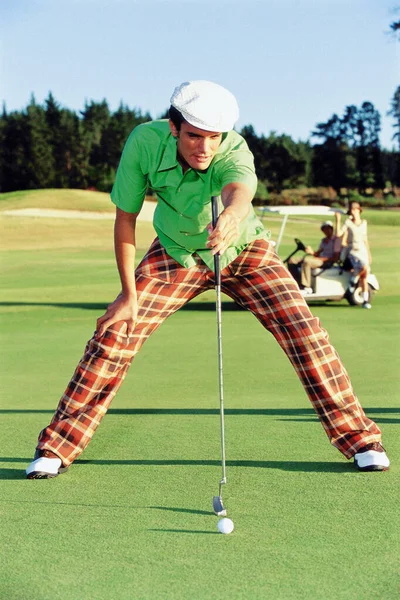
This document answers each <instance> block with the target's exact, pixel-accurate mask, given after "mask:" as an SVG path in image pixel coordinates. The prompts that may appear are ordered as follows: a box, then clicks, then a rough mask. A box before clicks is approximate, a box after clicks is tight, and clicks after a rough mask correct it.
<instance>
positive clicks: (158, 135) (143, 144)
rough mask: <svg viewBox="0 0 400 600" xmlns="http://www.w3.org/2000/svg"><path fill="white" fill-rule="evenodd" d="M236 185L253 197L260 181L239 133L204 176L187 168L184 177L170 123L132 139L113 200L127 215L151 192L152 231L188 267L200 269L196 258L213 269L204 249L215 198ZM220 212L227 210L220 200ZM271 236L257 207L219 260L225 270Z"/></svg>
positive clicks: (227, 139)
mask: <svg viewBox="0 0 400 600" xmlns="http://www.w3.org/2000/svg"><path fill="white" fill-rule="evenodd" d="M233 182H240V183H245V184H246V185H247V186H248V187H249V188H250V189H251V190H252V191H253V193H254V192H255V191H256V187H257V178H256V175H255V171H254V159H253V155H252V154H251V152H250V150H249V149H248V147H247V144H246V142H245V140H244V139H243V138H242V137H241V136H240V135H239V134H238V133H236V132H235V131H230V132H229V133H227V134H224V136H223V141H222V143H221V145H220V146H219V148H218V151H217V153H216V155H215V156H214V158H213V160H212V163H211V164H210V166H209V167H208V169H207V170H206V171H196V170H195V169H191V168H189V169H188V170H187V171H186V172H185V173H183V171H182V167H181V165H180V164H179V162H178V160H177V151H176V139H175V138H174V137H173V136H172V135H171V133H170V129H169V123H168V121H167V120H164V119H163V120H159V121H151V122H150V123H143V124H142V125H139V126H138V127H136V128H135V129H134V130H133V131H132V133H131V135H130V136H129V138H128V140H127V142H126V144H125V148H124V151H123V153H122V157H121V161H120V164H119V167H118V171H117V175H116V179H115V183H114V187H113V189H112V192H111V199H112V201H113V202H114V204H115V205H116V206H118V208H120V209H121V210H123V211H125V212H128V213H137V212H139V211H140V209H141V207H142V204H143V201H144V198H145V193H146V189H147V187H150V188H151V189H152V190H153V191H154V192H155V194H156V195H157V200H158V202H157V207H156V210H155V212H154V220H153V224H154V229H155V230H156V232H157V235H158V237H159V240H160V242H161V244H162V246H163V247H164V248H165V250H166V251H167V253H168V254H169V255H170V256H172V258H174V259H175V260H176V261H177V262H179V263H180V264H181V265H183V266H185V267H191V266H194V265H195V264H196V262H195V259H194V257H193V254H195V253H197V254H198V255H199V256H200V258H201V259H202V260H203V261H204V262H205V263H206V265H207V266H208V267H209V268H210V269H214V257H213V255H212V254H211V252H210V250H209V249H208V248H207V247H206V243H207V238H208V232H207V229H206V227H207V225H208V224H209V223H210V222H211V220H212V215H211V196H220V194H221V190H222V189H223V188H224V187H225V186H226V185H227V184H228V183H233ZM219 204H220V210H222V209H223V206H222V203H221V200H219ZM263 237H267V233H266V231H265V230H264V227H263V225H262V223H261V221H260V220H259V219H258V218H257V217H256V215H255V212H254V209H253V207H252V206H251V207H250V211H249V214H248V215H247V217H246V218H245V219H244V221H242V222H241V223H240V234H239V237H238V239H237V240H236V241H235V242H234V244H233V245H232V246H230V247H229V248H228V249H227V250H226V252H224V254H223V255H222V256H221V268H222V269H223V268H224V267H226V266H227V265H228V264H229V263H230V262H232V261H233V260H234V259H235V258H236V257H237V256H238V255H239V254H240V253H241V251H242V250H243V249H244V248H245V247H246V245H247V244H248V243H249V242H251V241H253V240H255V239H260V238H263Z"/></svg>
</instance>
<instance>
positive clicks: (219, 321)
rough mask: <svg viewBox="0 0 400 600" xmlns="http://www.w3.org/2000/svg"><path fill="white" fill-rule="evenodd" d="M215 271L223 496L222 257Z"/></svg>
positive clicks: (216, 260) (215, 201)
mask: <svg viewBox="0 0 400 600" xmlns="http://www.w3.org/2000/svg"><path fill="white" fill-rule="evenodd" d="M211 208H212V224H213V227H215V226H216V224H217V221H218V198H217V196H212V197H211ZM214 271H215V291H216V293H217V301H216V309H217V310H216V312H217V331H218V376H219V414H220V423H221V464H222V480H221V482H220V487H219V493H220V496H221V486H222V485H223V484H224V483H226V461H225V415H224V378H223V364H222V308H221V268H220V256H219V254H215V255H214Z"/></svg>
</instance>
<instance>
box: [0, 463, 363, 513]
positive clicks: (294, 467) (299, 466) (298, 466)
mask: <svg viewBox="0 0 400 600" xmlns="http://www.w3.org/2000/svg"><path fill="white" fill-rule="evenodd" d="M31 460H32V459H31V458H20V457H18V458H14V457H0V463H1V462H4V463H7V462H10V463H24V464H25V465H28V464H29V463H30V462H31ZM83 465H89V466H96V467H97V466H105V467H109V466H123V467H137V466H147V467H189V466H190V467H193V466H199V467H221V461H220V460H185V459H138V460H134V459H131V460H129V459H128V460H122V459H108V460H101V459H93V460H85V459H78V460H76V461H75V462H74V467H75V468H77V467H78V468H79V467H81V466H83ZM226 466H227V467H229V468H230V467H237V468H251V469H254V468H256V469H277V470H280V471H291V472H303V473H348V472H349V471H352V470H354V465H353V464H352V463H351V462H322V461H320V462H316V461H281V460H227V461H226ZM1 479H17V480H18V479H25V473H24V471H23V470H21V471H19V470H17V469H4V468H2V469H0V480H1ZM154 508H161V507H154ZM171 510H172V509H171ZM206 514H207V513H206Z"/></svg>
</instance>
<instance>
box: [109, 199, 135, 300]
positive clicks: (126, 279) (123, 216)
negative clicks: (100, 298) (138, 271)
mask: <svg viewBox="0 0 400 600" xmlns="http://www.w3.org/2000/svg"><path fill="white" fill-rule="evenodd" d="M136 219H137V214H129V213H126V212H124V211H121V210H120V209H117V215H116V219H115V226H114V249H115V258H116V261H117V267H118V272H119V276H120V280H121V286H122V293H123V295H124V296H134V295H135V294H136V286H135V256H136Z"/></svg>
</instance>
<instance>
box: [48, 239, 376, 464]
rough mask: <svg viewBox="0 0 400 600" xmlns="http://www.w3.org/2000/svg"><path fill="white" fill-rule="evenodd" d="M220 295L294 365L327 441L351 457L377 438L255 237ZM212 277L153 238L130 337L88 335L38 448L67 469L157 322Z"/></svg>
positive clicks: (318, 333) (292, 290) (115, 331)
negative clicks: (263, 331) (237, 307)
mask: <svg viewBox="0 0 400 600" xmlns="http://www.w3.org/2000/svg"><path fill="white" fill-rule="evenodd" d="M221 275H222V291H223V292H225V293H226V294H227V295H228V296H230V297H231V298H233V299H234V300H235V301H236V302H237V303H238V304H239V305H240V306H242V307H243V308H246V309H248V310H250V311H251V312H252V313H253V314H254V315H255V316H256V317H257V319H258V320H259V321H260V323H261V324H262V325H263V326H264V327H265V328H266V329H268V331H270V332H271V333H272V334H273V335H274V337H275V338H276V340H277V341H278V343H279V344H280V346H281V347H282V349H283V350H284V352H285V353H286V355H287V357H288V358H289V360H290V361H291V363H292V365H293V367H294V368H295V370H296V372H297V374H298V376H299V378H300V380H301V382H302V384H303V386H304V389H305V391H306V392H307V394H308V396H309V398H310V400H311V403H312V405H313V407H314V409H315V411H316V413H317V415H318V417H319V419H320V421H321V424H322V426H323V427H324V429H325V431H326V433H327V435H328V437H329V439H330V440H331V443H332V444H333V445H334V446H335V447H336V448H338V449H339V450H340V451H341V452H342V453H343V454H344V456H346V457H347V458H351V457H352V456H353V455H354V454H355V453H356V451H357V450H358V449H359V448H360V447H361V446H363V445H365V444H367V443H370V442H379V441H380V440H381V435H380V430H379V428H378V427H377V425H376V424H375V423H374V422H373V421H371V420H370V419H368V418H367V417H366V415H365V414H364V411H363V409H362V407H361V405H360V404H359V401H358V399H357V397H356V396H355V394H354V392H353V389H352V386H351V383H350V380H349V377H348V375H347V373H346V371H345V369H344V367H343V365H342V363H341V360H340V358H339V356H338V354H337V353H336V351H335V349H334V348H333V347H332V345H331V344H330V342H329V339H328V335H327V333H326V331H325V330H324V329H322V328H321V326H320V324H319V320H318V319H317V318H315V317H313V315H312V314H311V313H310V311H309V309H308V306H307V304H306V302H305V301H304V299H303V297H302V295H301V293H300V291H299V288H298V286H297V284H296V283H295V282H294V280H293V279H292V277H291V276H290V274H289V273H288V271H287V270H286V268H285V267H284V265H283V263H282V261H281V260H280V259H279V258H278V256H277V255H276V254H275V251H274V249H273V246H272V245H271V244H270V243H268V242H266V241H265V240H257V241H255V242H253V243H251V244H249V246H247V248H246V249H245V250H244V251H243V252H242V253H241V254H240V255H239V256H238V257H237V259H235V260H234V261H233V262H232V263H231V264H230V265H228V266H227V267H226V268H225V269H224V270H223V271H222V274H221ZM214 285H215V280H214V273H213V272H212V271H211V270H210V269H208V267H207V266H206V265H205V264H204V263H202V261H201V260H200V259H198V261H197V264H196V265H195V266H194V267H190V268H185V267H182V266H181V265H180V264H179V263H177V262H176V261H175V260H174V259H172V258H171V257H170V256H168V255H167V254H166V252H165V250H164V249H163V248H162V246H161V245H160V242H159V241H158V239H157V238H156V239H155V240H154V242H153V244H152V245H151V247H150V249H149V251H148V252H147V254H146V256H145V257H144V259H143V260H142V262H141V263H140V265H139V266H138V267H137V270H136V287H137V295H138V306H139V310H138V318H137V323H136V327H135V330H134V332H133V335H132V336H131V337H130V338H127V336H126V335H125V333H124V332H125V323H123V322H120V323H116V324H114V325H112V326H111V327H110V328H109V329H108V330H107V331H106V332H105V333H104V335H103V336H101V337H99V336H97V335H96V333H95V334H94V336H93V337H92V339H91V340H90V341H89V342H88V344H87V346H86V349H85V353H84V355H83V357H82V359H81V360H80V362H79V364H78V367H77V368H76V370H75V373H74V375H73V377H72V379H71V381H70V383H69V385H68V387H67V389H66V391H65V393H64V394H63V396H62V397H61V400H60V402H59V405H58V408H57V410H56V412H55V414H54V416H53V418H52V420H51V423H50V424H49V426H48V427H46V428H45V429H44V430H43V431H42V432H41V433H40V435H39V442H38V449H39V450H45V449H47V450H51V451H52V452H54V453H55V454H57V455H58V456H59V457H60V458H61V459H62V462H63V464H64V466H68V465H70V464H71V463H72V462H73V461H74V460H75V459H76V458H77V456H79V454H80V453H81V452H82V451H83V450H84V448H85V447H86V446H87V444H88V443H89V441H90V439H91V438H92V436H93V434H94V432H95V430H96V428H97V427H98V425H99V424H100V422H101V419H102V418H103V416H104V415H105V414H106V412H107V410H108V408H109V406H110V403H111V401H112V399H113V397H114V395H115V394H116V392H117V390H118V388H119V386H120V385H121V383H122V381H123V380H124V377H125V375H126V373H127V370H128V368H129V365H130V364H131V362H132V360H133V358H134V357H135V355H136V354H137V352H139V350H140V348H141V347H142V344H143V343H144V342H145V341H146V339H147V338H148V337H149V336H150V335H151V334H152V333H153V332H154V331H155V330H156V329H157V328H158V327H159V325H161V323H162V322H163V321H164V320H165V319H166V318H167V317H169V316H170V315H172V314H173V313H174V312H175V311H176V310H178V309H179V308H180V307H181V306H183V305H184V304H185V303H186V302H188V301H189V300H191V299H192V298H194V297H195V296H197V295H198V294H200V293H201V292H203V291H205V290H208V289H211V288H213V287H214Z"/></svg>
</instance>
